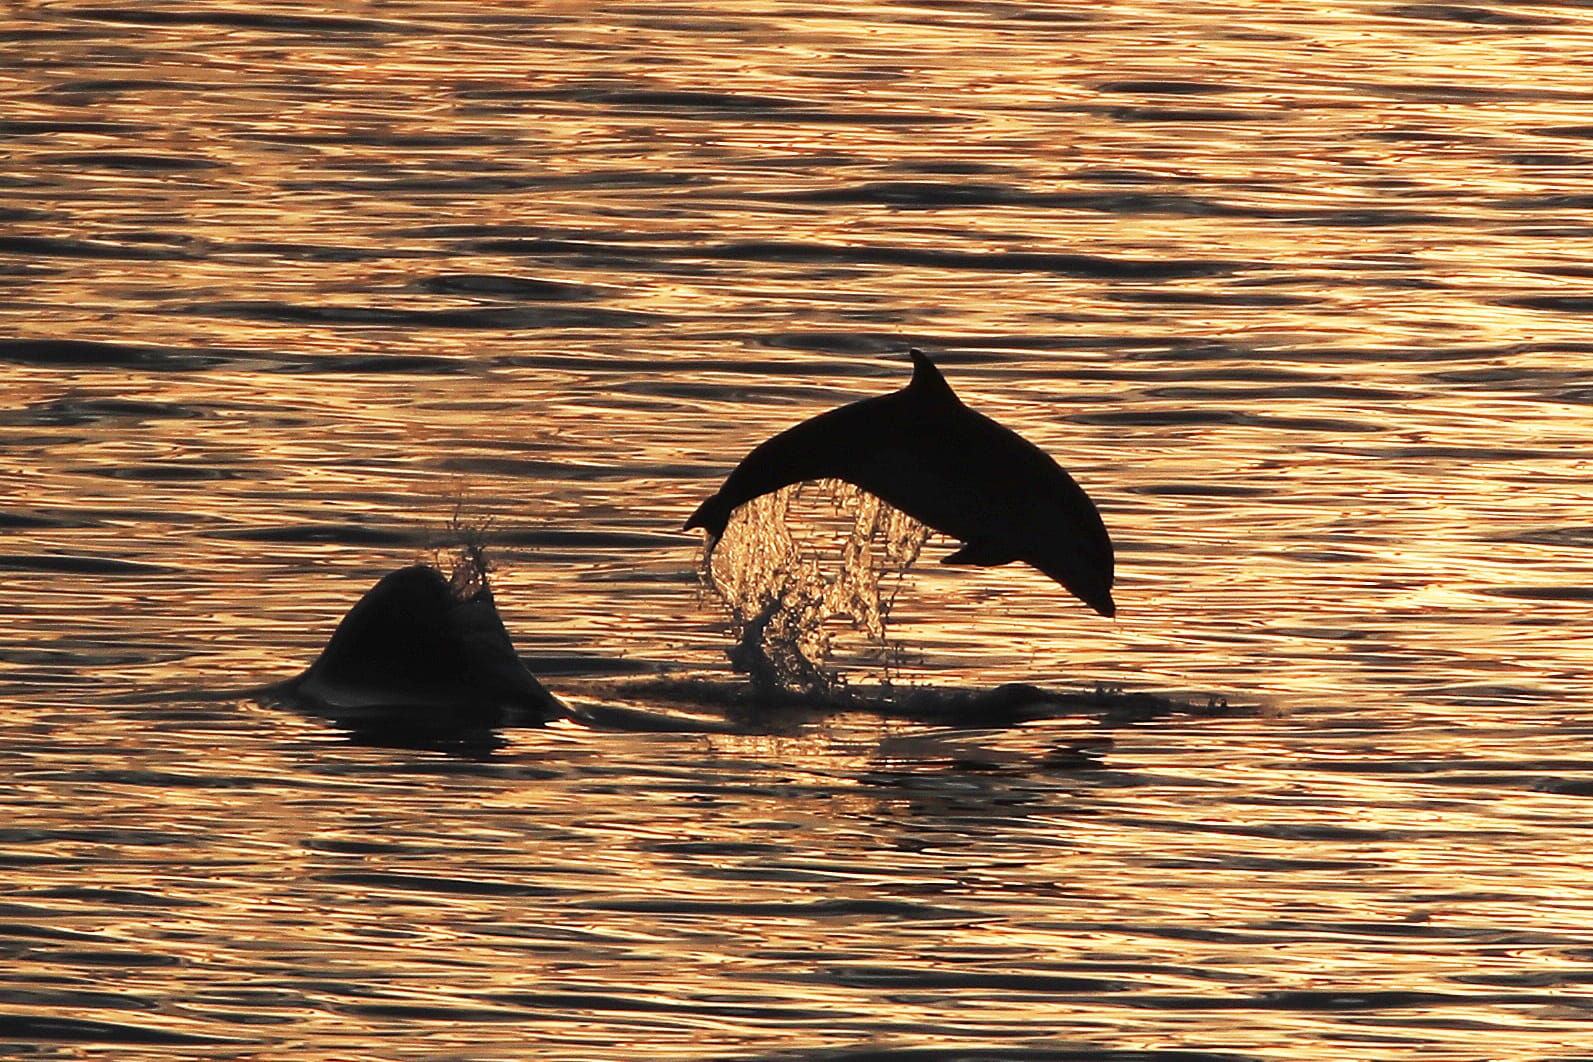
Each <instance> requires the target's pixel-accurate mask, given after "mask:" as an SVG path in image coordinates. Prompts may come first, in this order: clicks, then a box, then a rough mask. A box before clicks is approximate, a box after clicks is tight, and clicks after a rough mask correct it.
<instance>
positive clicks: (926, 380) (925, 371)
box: [907, 347, 962, 405]
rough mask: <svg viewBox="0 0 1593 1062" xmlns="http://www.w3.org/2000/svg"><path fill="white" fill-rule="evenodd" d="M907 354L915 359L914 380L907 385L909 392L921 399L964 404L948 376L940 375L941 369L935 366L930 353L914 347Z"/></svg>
mask: <svg viewBox="0 0 1593 1062" xmlns="http://www.w3.org/2000/svg"><path fill="white" fill-rule="evenodd" d="M907 356H908V357H910V358H912V359H913V382H912V383H910V384H908V385H907V390H908V391H909V392H911V393H912V394H913V395H915V396H917V397H918V398H920V399H928V400H931V401H941V402H955V403H957V404H958V405H961V404H962V399H960V398H958V397H957V393H956V392H955V391H953V390H952V389H951V384H949V383H947V382H946V378H945V377H944V376H942V375H940V370H939V369H937V368H935V363H934V362H932V361H930V360H929V355H928V354H925V353H924V352H923V351H921V350H919V349H918V348H917V347H912V348H910V349H909V350H908V351H907Z"/></svg>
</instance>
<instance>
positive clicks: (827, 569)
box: [702, 480, 929, 692]
mask: <svg viewBox="0 0 1593 1062" xmlns="http://www.w3.org/2000/svg"><path fill="white" fill-rule="evenodd" d="M928 538H929V529H928V528H927V527H925V526H924V525H923V524H921V523H919V522H918V521H917V520H914V519H913V518H912V517H910V516H908V515H907V514H905V513H903V512H901V511H900V510H898V509H895V508H893V507H891V506H890V505H887V504H886V503H885V502H882V501H880V500H879V499H878V498H876V497H874V496H873V495H872V494H869V493H868V492H867V491H864V490H861V489H859V488H857V487H854V486H852V485H851V484H849V483H844V482H841V481H839V480H823V481H820V482H819V483H814V484H798V485H796V486H792V487H787V488H785V489H783V490H780V491H776V492H775V493H773V494H767V495H764V496H763V497H760V498H755V499H753V500H752V501H750V502H748V503H747V504H746V505H744V506H742V507H741V508H740V509H739V510H737V512H736V515H735V516H734V517H733V518H732V520H731V522H730V524H729V526H728V527H727V528H726V529H725V534H724V536H723V537H722V538H721V539H720V541H719V542H718V544H717V546H716V548H715V549H714V552H713V553H712V555H705V557H704V559H703V561H702V575H703V581H704V582H705V583H706V584H707V585H708V586H709V587H710V588H711V589H712V590H713V591H714V593H716V594H717V595H718V596H719V598H720V599H721V600H722V601H723V602H724V604H725V606H726V607H727V608H728V609H729V611H730V613H731V622H732V630H733V633H734V634H735V637H736V645H735V648H734V649H732V650H731V653H730V659H731V663H732V665H733V666H734V667H735V669H736V670H737V671H741V672H744V673H746V674H747V675H748V676H749V677H750V678H751V680H752V683H753V685H754V686H757V687H761V688H765V689H790V688H798V689H804V690H811V691H815V692H818V691H830V690H833V689H834V688H835V687H836V686H837V685H838V684H840V683H841V681H842V680H841V679H840V678H839V676H838V675H837V674H836V673H835V672H834V671H832V670H829V669H827V668H826V666H825V665H826V663H827V661H829V659H830V658H831V655H832V653H833V652H834V650H835V648H836V646H835V635H836V633H837V630H838V627H839V626H840V625H842V624H844V626H845V627H846V628H849V629H850V630H851V631H853V632H856V633H858V634H861V635H862V636H864V638H865V639H866V640H867V642H868V643H869V644H868V646H867V647H866V650H867V651H869V653H870V655H872V656H874V657H875V658H876V659H878V660H879V661H880V662H881V663H882V664H883V666H884V668H885V672H886V677H887V679H888V677H889V671H890V667H891V664H892V661H893V660H895V659H897V658H899V656H900V651H901V650H900V646H892V645H891V644H889V643H888V642H887V641H886V638H885V628H886V622H887V620H888V619H889V617H890V611H891V606H892V605H893V604H894V602H895V598H896V594H897V592H898V591H899V590H900V589H901V584H902V577H903V575H904V574H905V572H906V571H907V569H908V568H909V567H910V566H911V565H912V563H913V562H914V561H915V560H917V559H918V553H919V551H920V550H921V549H922V548H923V546H924V543H925V542H926V541H927V540H928Z"/></svg>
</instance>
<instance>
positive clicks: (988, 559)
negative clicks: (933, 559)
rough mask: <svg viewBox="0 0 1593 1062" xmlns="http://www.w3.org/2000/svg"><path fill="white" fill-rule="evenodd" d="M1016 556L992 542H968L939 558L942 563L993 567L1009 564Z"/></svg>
mask: <svg viewBox="0 0 1593 1062" xmlns="http://www.w3.org/2000/svg"><path fill="white" fill-rule="evenodd" d="M1017 559H1018V558H1017V556H1016V555H1015V554H1014V553H1013V552H1012V551H1011V550H1007V549H1002V548H1001V547H999V546H997V545H996V544H995V543H993V542H970V543H968V544H967V545H966V546H964V547H963V548H962V549H959V550H958V551H957V552H956V553H953V554H951V555H950V556H946V557H942V558H940V563H942V564H971V565H974V566H975V567H979V568H994V567H996V566H997V565H1001V564H1010V563H1011V562H1012V561H1015V560H1017Z"/></svg>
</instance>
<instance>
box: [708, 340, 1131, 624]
mask: <svg viewBox="0 0 1593 1062" xmlns="http://www.w3.org/2000/svg"><path fill="white" fill-rule="evenodd" d="M907 353H908V354H909V356H911V357H912V359H913V379H912V382H911V383H909V384H908V385H907V386H906V387H904V388H902V389H901V390H900V391H894V392H892V393H891V394H888V395H880V396H878V397H875V398H865V399H863V400H861V401H858V402H853V403H851V404H850V405H845V406H841V407H840V408H839V409H832V410H830V411H829V412H828V413H821V414H819V415H818V416H816V417H813V418H812V419H810V420H805V421H803V422H802V423H801V424H798V425H796V426H795V427H792V428H787V429H786V430H785V431H783V432H781V433H780V434H778V435H776V436H774V437H773V438H772V439H769V440H768V441H766V442H764V443H762V444H761V445H759V446H758V447H756V448H755V449H754V450H753V451H752V452H751V453H749V454H748V455H747V456H746V457H744V458H743V459H742V460H741V463H740V464H738V465H737V466H736V467H735V469H734V470H733V471H731V473H730V475H729V477H727V478H726V479H725V482H724V485H723V486H721V487H720V488H719V491H718V493H716V494H715V495H714V496H713V497H711V498H709V499H708V500H707V501H705V502H703V503H702V504H701V505H700V506H698V507H697V511H696V512H694V513H692V514H691V519H689V520H687V521H686V528H687V529H690V528H693V527H701V528H704V529H706V530H707V532H708V536H709V542H708V548H709V551H710V552H711V551H712V550H713V547H714V544H715V543H716V542H717V541H718V540H719V537H720V536H721V535H723V534H724V532H725V525H726V524H728V523H729V522H730V514H731V513H732V512H734V511H735V510H736V508H737V507H738V506H740V505H743V504H745V503H747V502H749V501H751V500H752V499H753V498H757V497H759V496H761V495H764V494H768V493H771V492H772V491H776V490H779V489H780V488H781V487H785V486H789V485H790V484H792V483H801V482H803V481H805V480H812V479H842V480H845V481H846V482H848V483H851V484H853V485H854V486H857V487H861V488H862V489H863V490H866V491H868V492H869V493H870V494H873V495H874V496H875V497H877V498H879V499H881V500H882V501H885V502H887V503H889V504H891V505H893V506H895V507H896V508H898V509H900V510H901V511H902V512H904V513H906V514H907V515H908V516H911V517H912V518H913V519H915V520H917V521H919V522H920V523H923V524H926V525H928V526H929V527H932V528H934V529H935V530H936V531H939V532H941V533H943V534H945V535H949V536H951V537H952V538H955V539H959V540H960V541H961V542H963V547H962V548H961V549H959V550H957V551H956V552H955V553H952V554H951V555H950V556H947V557H945V558H943V559H942V560H941V563H942V564H971V565H978V566H980V567H994V566H996V565H999V564H1007V563H1009V562H1011V561H1023V562H1024V563H1026V564H1029V565H1031V566H1032V567H1034V568H1036V569H1038V570H1039V571H1041V572H1043V573H1045V574H1046V575H1049V576H1050V577H1051V578H1052V579H1055V580H1056V581H1057V582H1059V583H1061V584H1062V586H1063V587H1064V588H1065V589H1067V591H1068V592H1069V593H1071V594H1072V595H1073V596H1074V597H1077V598H1078V599H1079V600H1080V601H1083V602H1084V603H1085V604H1086V605H1089V606H1090V607H1091V608H1093V609H1094V610H1095V611H1096V612H1099V613H1100V614H1101V615H1103V616H1111V615H1115V614H1116V612H1117V606H1116V605H1115V604H1113V602H1112V540H1111V537H1110V536H1108V535H1107V533H1106V525H1105V524H1104V523H1102V522H1101V514H1100V513H1099V512H1097V511H1096V509H1095V503H1094V502H1092V501H1090V498H1089V495H1087V494H1085V493H1084V491H1083V489H1081V488H1080V487H1079V485H1078V484H1077V483H1075V482H1073V477H1072V476H1069V475H1068V474H1067V473H1066V472H1064V471H1063V470H1062V467H1061V466H1060V465H1058V464H1057V463H1056V462H1055V461H1054V460H1052V459H1051V457H1050V456H1049V455H1048V454H1046V453H1045V452H1044V451H1043V450H1041V449H1040V448H1039V447H1037V446H1035V445H1034V444H1033V443H1031V442H1029V441H1028V440H1027V439H1024V438H1023V437H1022V436H1020V435H1018V434H1017V433H1016V432H1014V431H1012V430H1011V429H1008V428H1004V427H1002V426H1001V425H1000V424H997V423H996V422H995V421H993V420H991V419H990V418H989V417H987V416H985V415H984V414H983V413H978V412H975V411H974V410H972V409H969V408H968V407H967V406H965V405H963V403H962V399H960V398H958V397H957V395H956V394H955V393H954V392H953V391H952V389H951V385H950V384H948V383H946V378H945V377H943V376H942V375H941V374H940V370H939V369H937V368H935V365H934V363H933V362H931V361H930V360H929V357H928V355H926V354H925V353H924V352H923V351H921V350H918V349H916V348H915V349H913V350H909V351H908V352H907Z"/></svg>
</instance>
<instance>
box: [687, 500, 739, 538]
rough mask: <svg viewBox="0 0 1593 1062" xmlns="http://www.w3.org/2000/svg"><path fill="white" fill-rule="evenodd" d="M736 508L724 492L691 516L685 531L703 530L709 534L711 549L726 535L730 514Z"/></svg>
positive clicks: (699, 507) (700, 506) (702, 505)
mask: <svg viewBox="0 0 1593 1062" xmlns="http://www.w3.org/2000/svg"><path fill="white" fill-rule="evenodd" d="M734 508H735V506H733V505H731V504H730V503H729V502H728V501H726V500H725V496H724V493H723V492H720V493H718V494H715V495H714V496H713V497H711V498H709V499H708V500H707V501H705V502H703V503H702V504H701V505H699V506H697V511H696V512H694V513H692V514H691V519H690V520H687V521H686V526H685V528H684V529H683V530H686V531H690V530H691V529H692V528H694V527H700V528H703V529H704V530H706V531H707V532H708V541H709V548H710V549H712V548H713V546H712V543H714V542H717V541H718V540H719V538H720V536H722V535H723V534H724V533H725V525H726V524H728V523H730V513H731V512H732V510H733V509H734Z"/></svg>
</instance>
